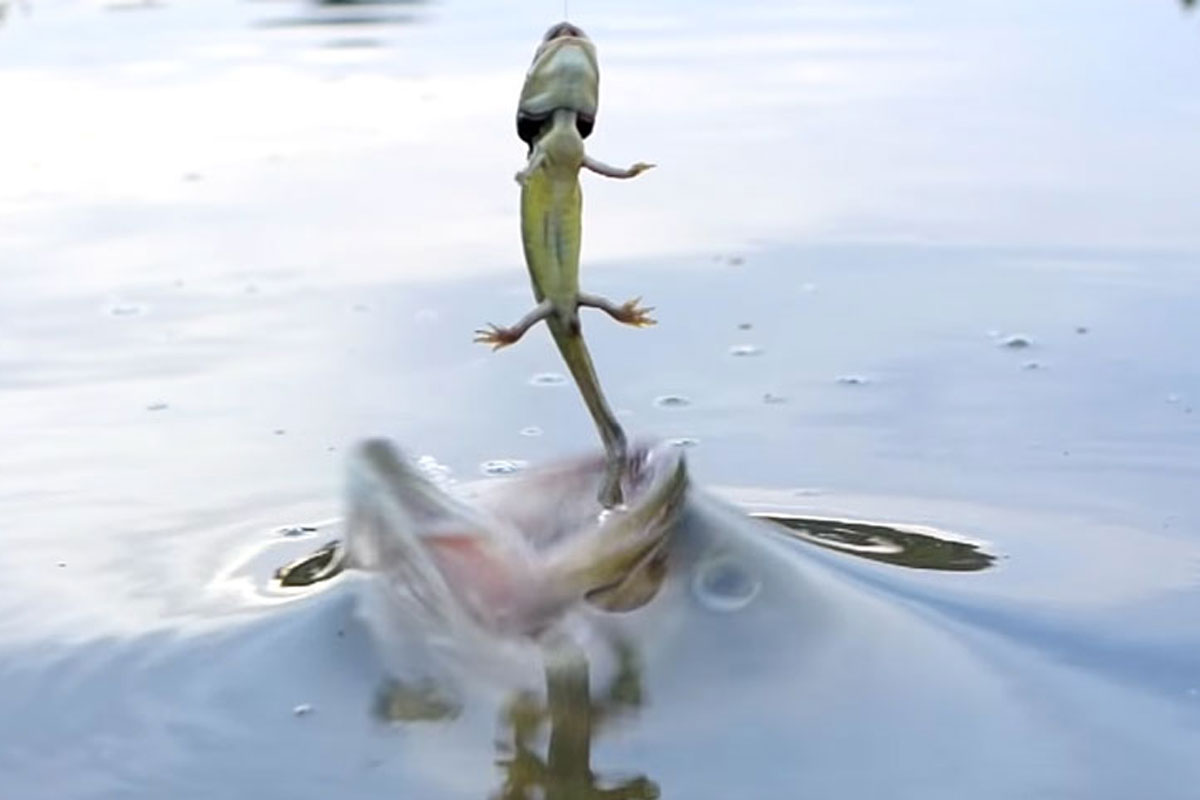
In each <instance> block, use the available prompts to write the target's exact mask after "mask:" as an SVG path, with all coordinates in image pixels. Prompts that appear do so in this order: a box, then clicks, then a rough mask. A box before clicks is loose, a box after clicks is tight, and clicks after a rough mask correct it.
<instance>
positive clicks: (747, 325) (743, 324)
mask: <svg viewBox="0 0 1200 800" xmlns="http://www.w3.org/2000/svg"><path fill="white" fill-rule="evenodd" d="M753 327H754V325H753V324H752V323H749V322H739V323H738V330H739V331H748V330H750V329H751V328H753Z"/></svg>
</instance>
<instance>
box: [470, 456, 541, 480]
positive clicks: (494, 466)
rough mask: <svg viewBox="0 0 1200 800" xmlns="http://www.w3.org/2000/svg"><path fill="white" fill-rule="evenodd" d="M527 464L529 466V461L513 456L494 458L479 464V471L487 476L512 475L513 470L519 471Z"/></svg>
mask: <svg viewBox="0 0 1200 800" xmlns="http://www.w3.org/2000/svg"><path fill="white" fill-rule="evenodd" d="M527 466H529V462H527V461H521V460H519V459H515V458H496V459H492V460H491V461H484V462H483V463H482V464H480V465H479V471H480V472H482V473H483V474H484V475H488V476H496V475H512V474H513V473H515V472H520V471H521V470H523V469H525V468H526V467H527Z"/></svg>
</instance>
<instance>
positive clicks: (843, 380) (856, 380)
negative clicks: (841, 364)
mask: <svg viewBox="0 0 1200 800" xmlns="http://www.w3.org/2000/svg"><path fill="white" fill-rule="evenodd" d="M837 382H838V383H840V384H841V385H842V386H865V385H866V384H868V383H870V380H869V379H868V378H867V377H866V376H864V375H839V376H838V377H837Z"/></svg>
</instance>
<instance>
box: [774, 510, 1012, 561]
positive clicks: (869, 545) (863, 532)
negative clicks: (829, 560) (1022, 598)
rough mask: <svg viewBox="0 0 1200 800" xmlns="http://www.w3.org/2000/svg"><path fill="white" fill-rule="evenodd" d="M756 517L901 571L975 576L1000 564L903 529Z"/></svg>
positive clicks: (969, 548) (974, 550)
mask: <svg viewBox="0 0 1200 800" xmlns="http://www.w3.org/2000/svg"><path fill="white" fill-rule="evenodd" d="M752 516H755V517H757V518H759V519H765V520H769V521H771V522H774V523H776V524H778V525H781V526H783V527H785V528H787V530H788V533H789V534H790V535H791V536H794V537H796V538H797V539H802V540H804V541H806V542H812V543H813V544H816V545H820V546H821V547H827V548H829V549H830V550H838V551H840V552H843V553H850V554H851V555H856V556H861V557H862V558H869V559H870V560H872V561H882V562H883V563H885V564H894V565H896V566H900V567H910V568H912V569H935V570H944V571H947V572H973V571H976V570H981V569H987V568H988V567H990V566H992V565H993V564H994V563H995V561H996V556H994V555H992V554H990V553H986V552H984V551H983V550H981V549H980V547H979V545H978V544H973V543H971V542H964V541H959V540H955V539H946V538H941V537H938V536H934V535H932V533H930V532H918V531H915V530H912V529H904V528H901V527H899V526H893V525H880V524H874V523H869V522H849V521H846V520H837V519H819V518H815V517H800V516H791V515H787V514H776V513H757V514H753V515H752Z"/></svg>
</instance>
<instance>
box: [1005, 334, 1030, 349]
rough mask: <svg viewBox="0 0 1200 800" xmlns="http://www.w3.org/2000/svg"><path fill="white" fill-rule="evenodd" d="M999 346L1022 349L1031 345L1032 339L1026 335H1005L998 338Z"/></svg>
mask: <svg viewBox="0 0 1200 800" xmlns="http://www.w3.org/2000/svg"><path fill="white" fill-rule="evenodd" d="M1000 346H1001V347H1007V348H1008V349H1009V350H1024V349H1025V348H1027V347H1032V346H1033V340H1032V339H1030V338H1029V337H1028V336H1021V335H1013V336H1006V337H1004V338H1003V339H1001V340H1000Z"/></svg>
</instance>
